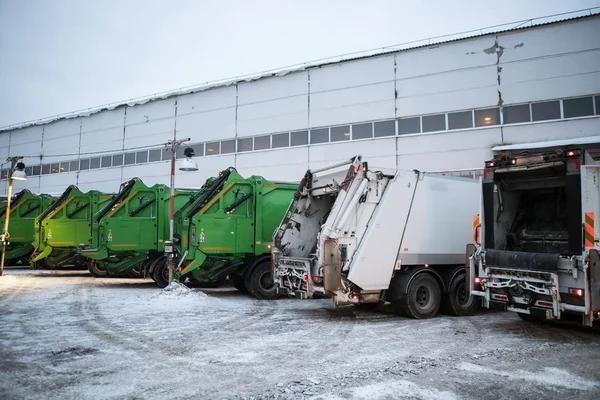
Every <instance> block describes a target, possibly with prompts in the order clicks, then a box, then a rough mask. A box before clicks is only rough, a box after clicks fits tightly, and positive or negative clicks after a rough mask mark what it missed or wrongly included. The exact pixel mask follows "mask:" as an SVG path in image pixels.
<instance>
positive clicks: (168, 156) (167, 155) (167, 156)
mask: <svg viewBox="0 0 600 400" xmlns="http://www.w3.org/2000/svg"><path fill="white" fill-rule="evenodd" d="M176 157H177V156H176ZM162 159H163V161H165V160H169V161H171V151H170V150H168V149H163V150H162Z"/></svg>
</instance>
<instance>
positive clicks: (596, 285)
mask: <svg viewBox="0 0 600 400" xmlns="http://www.w3.org/2000/svg"><path fill="white" fill-rule="evenodd" d="M588 258H589V269H588V276H589V278H588V281H589V282H590V286H591V287H590V288H589V290H590V293H591V300H592V303H591V309H592V310H593V311H595V310H600V254H598V251H597V250H593V249H592V250H590V251H589V252H588Z"/></svg>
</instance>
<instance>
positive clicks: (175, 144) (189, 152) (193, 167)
mask: <svg viewBox="0 0 600 400" xmlns="http://www.w3.org/2000/svg"><path fill="white" fill-rule="evenodd" d="M190 140H191V139H190V138H185V139H180V140H176V139H173V140H169V142H168V143H166V144H165V147H166V148H167V150H170V151H171V197H170V198H169V241H168V242H167V241H165V256H166V257H167V265H168V270H169V284H171V281H173V239H174V237H173V235H174V234H173V219H174V214H175V155H176V153H177V149H178V148H179V146H181V144H182V143H185V142H189V141H190ZM183 154H184V155H185V159H184V160H183V161H182V163H181V165H180V167H179V169H180V170H181V171H198V164H196V161H194V160H193V159H192V157H193V156H194V155H195V154H194V149H192V148H191V147H186V149H185V150H184V151H183Z"/></svg>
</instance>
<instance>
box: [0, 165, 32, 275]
mask: <svg viewBox="0 0 600 400" xmlns="http://www.w3.org/2000/svg"><path fill="white" fill-rule="evenodd" d="M21 159H23V157H10V158H8V160H7V161H10V170H9V173H8V193H7V197H8V198H7V199H6V214H5V217H4V230H3V231H2V235H0V241H2V260H1V261H0V276H2V274H3V273H4V256H5V255H6V242H7V241H8V238H9V236H10V235H9V234H8V220H9V219H10V198H11V197H12V183H13V179H14V180H17V181H26V180H27V174H25V164H23V163H22V162H20V161H19V160H21Z"/></svg>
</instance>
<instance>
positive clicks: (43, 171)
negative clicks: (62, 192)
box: [42, 164, 50, 175]
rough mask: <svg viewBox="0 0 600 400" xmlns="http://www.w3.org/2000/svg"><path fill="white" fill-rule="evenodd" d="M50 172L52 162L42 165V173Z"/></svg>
mask: <svg viewBox="0 0 600 400" xmlns="http://www.w3.org/2000/svg"><path fill="white" fill-rule="evenodd" d="M49 173H50V164H44V165H42V175H48V174H49Z"/></svg>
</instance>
